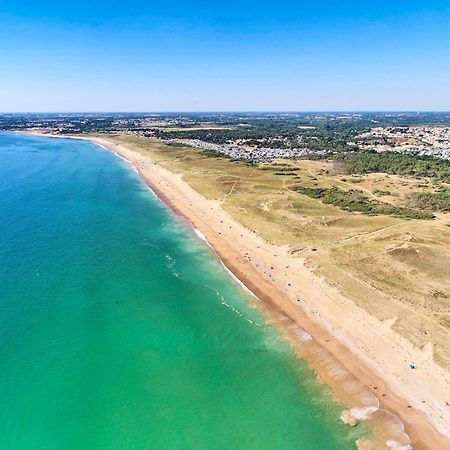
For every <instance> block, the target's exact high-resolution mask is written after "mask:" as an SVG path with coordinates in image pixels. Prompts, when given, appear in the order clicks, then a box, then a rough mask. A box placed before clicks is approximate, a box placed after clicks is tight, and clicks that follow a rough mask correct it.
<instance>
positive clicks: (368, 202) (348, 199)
mask: <svg viewBox="0 0 450 450" xmlns="http://www.w3.org/2000/svg"><path fill="white" fill-rule="evenodd" d="M291 189H292V190H293V191H295V192H298V193H300V194H303V195H307V196H308V197H311V198H315V199H318V200H320V201H321V202H322V203H325V204H329V205H334V206H337V207H338V208H340V209H342V210H344V211H350V212H361V213H364V214H367V215H370V216H376V215H380V214H383V215H386V216H393V217H398V218H402V219H425V220H430V219H434V215H433V214H431V213H429V212H426V211H418V210H415V209H410V208H401V207H397V206H393V205H389V204H387V203H382V202H378V201H375V200H372V199H370V198H368V197H367V196H365V195H364V194H363V193H362V191H360V190H356V189H351V190H349V191H344V190H342V189H338V188H328V189H327V188H309V187H303V186H293V187H291Z"/></svg>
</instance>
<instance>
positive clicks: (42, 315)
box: [0, 133, 358, 450]
mask: <svg viewBox="0 0 450 450" xmlns="http://www.w3.org/2000/svg"><path fill="white" fill-rule="evenodd" d="M0 287H1V289H0V363H1V367H0V449H1V450H23V449H33V450H41V449H42V450H44V449H45V450H66V449H96V450H97V449H98V450H100V449H111V450H112V449H114V450H119V449H120V450H122V449H123V450H126V449H136V450H137V449H139V450H141V449H142V450H143V449H155V450H160V449H170V450H172V449H173V450H178V449H190V450H203V449H208V450H222V449H223V450H225V449H226V450H231V449H243V450H253V449H258V450H260V449H261V450H265V449H280V450H289V449H297V450H298V449H300V450H340V449H351V448H355V440H356V439H357V437H358V435H357V433H358V431H357V430H355V429H351V428H349V427H347V426H345V425H343V424H342V423H341V421H340V419H339V411H340V408H341V407H340V406H339V405H336V404H335V403H333V402H332V400H331V396H330V393H329V392H328V391H327V390H326V389H325V388H324V387H321V386H319V385H318V384H317V383H316V381H315V379H314V376H313V374H312V373H311V372H310V371H309V369H308V368H307V366H306V364H305V363H303V362H301V361H299V360H298V359H296V358H295V357H294V356H293V353H292V350H291V349H290V347H289V345H288V344H286V343H281V342H279V341H278V340H277V336H278V335H277V331H276V330H275V329H273V328H271V327H268V326H266V325H265V323H264V319H263V317H262V316H261V314H260V312H259V311H258V310H256V309H254V308H252V307H251V301H250V299H249V298H248V296H247V295H246V294H245V293H244V292H243V291H242V290H241V288H240V287H239V286H238V285H237V284H236V283H235V282H234V281H233V280H232V279H231V278H230V276H229V275H228V274H227V273H226V272H225V270H224V269H223V267H222V266H221V264H220V262H219V261H217V260H216V259H215V258H214V256H213V255H212V253H211V251H210V250H209V248H208V247H207V246H206V244H205V243H204V242H202V241H201V240H199V239H198V238H197V237H196V236H195V234H194V233H193V232H192V231H190V230H189V229H188V228H187V227H186V225H184V224H182V223H180V222H179V221H178V220H177V219H176V218H174V217H173V216H172V215H171V214H170V212H169V211H167V209H166V208H165V207H164V206H163V205H161V203H160V202H159V201H158V200H157V199H156V198H155V197H154V196H153V195H152V193H151V191H150V190H149V189H148V188H147V187H146V186H145V185H144V184H143V182H142V181H141V180H140V179H139V177H138V175H137V174H136V173H135V172H134V171H133V170H132V169H131V168H130V166H128V165H127V163H126V162H124V161H123V160H121V159H120V158H118V157H116V156H115V155H113V154H112V153H110V152H108V151H105V150H104V149H102V148H100V147H98V146H96V145H94V144H92V143H89V142H84V141H77V140H66V139H50V138H41V137H31V136H25V135H17V134H7V133H4V134H0Z"/></svg>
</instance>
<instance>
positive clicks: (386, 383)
mask: <svg viewBox="0 0 450 450" xmlns="http://www.w3.org/2000/svg"><path fill="white" fill-rule="evenodd" d="M44 136H47V137H51V136H49V135H44ZM54 137H58V138H61V137H65V138H67V137H68V136H54ZM69 137H70V138H75V139H86V140H90V141H92V142H94V143H96V144H98V145H101V146H102V147H103V148H105V149H107V150H110V151H112V152H114V153H115V154H117V155H118V156H120V157H121V158H123V159H125V160H126V161H128V162H129V163H130V164H131V165H132V166H133V167H134V168H135V170H137V172H138V173H139V175H140V176H141V177H142V178H143V179H144V180H145V182H146V183H147V184H148V185H149V187H150V189H151V190H152V191H153V192H154V193H155V195H156V196H157V197H158V198H159V199H160V201H161V202H162V203H164V204H165V205H166V206H167V207H169V208H170V209H171V210H172V211H173V212H174V213H175V214H176V215H178V216H179V217H181V218H182V219H183V220H184V221H186V223H187V224H190V225H191V226H192V227H193V229H194V230H198V233H200V235H199V237H200V238H202V239H204V240H206V242H207V243H208V245H210V247H211V248H212V250H213V251H214V253H215V254H216V256H217V257H218V258H219V259H220V260H221V261H222V263H223V264H224V266H225V268H226V269H227V270H228V271H230V273H231V274H232V275H233V276H234V277H235V278H236V279H237V281H238V282H239V283H241V284H242V285H243V287H244V288H245V289H246V290H248V291H250V292H251V293H253V295H255V296H256V297H257V298H258V300H260V301H258V302H257V305H258V307H260V308H261V309H262V310H263V312H264V313H265V316H266V317H267V318H268V319H269V320H270V322H272V323H273V324H274V325H275V326H276V327H277V328H279V329H280V330H281V331H282V333H283V335H284V336H285V337H286V338H287V339H289V341H290V342H291V343H292V345H293V347H294V349H295V351H296V352H297V353H298V354H299V356H301V357H302V358H304V359H306V361H307V362H308V363H309V365H310V366H311V368H312V369H313V370H314V371H315V372H316V373H317V374H318V377H319V379H320V380H321V381H323V382H325V383H327V384H329V385H330V386H331V387H332V390H333V392H334V394H335V396H336V398H337V399H338V400H339V401H341V402H342V403H344V404H347V405H349V406H350V409H349V410H347V411H345V412H344V413H343V415H342V418H343V419H344V421H347V422H349V423H353V424H354V423H355V422H356V421H358V420H364V421H367V423H368V425H369V427H371V428H372V429H375V430H376V434H377V437H378V438H379V439H380V441H381V442H383V444H384V445H385V446H386V448H398V449H408V448H412V447H413V448H430V449H437V448H439V449H445V448H450V447H449V446H450V444H449V440H448V439H447V438H446V437H445V436H444V435H443V434H441V433H438V432H437V431H436V428H438V427H440V428H441V431H442V424H440V423H439V422H436V420H435V417H434V415H433V414H434V412H433V408H432V405H430V408H428V409H427V408H426V407H427V406H428V404H426V403H425V404H420V403H419V401H418V404H417V405H416V404H413V402H410V399H408V398H405V395H397V392H400V393H401V394H404V392H402V390H401V389H398V388H399V387H400V386H398V381H400V380H394V381H396V382H397V384H396V383H393V382H392V380H389V377H388V376H386V374H383V373H380V372H379V370H377V369H378V367H377V366H376V363H377V361H376V360H375V355H371V354H370V352H368V353H366V354H362V353H361V352H358V351H357V349H356V347H355V344H354V343H353V342H352V341H351V340H352V339H354V338H355V335H356V331H355V335H353V336H349V335H348V333H345V332H344V331H345V329H344V328H342V329H338V328H337V327H336V326H335V324H333V323H331V322H329V321H327V319H328V317H327V316H326V315H325V311H327V310H329V313H331V314H332V313H335V314H336V318H335V319H336V320H337V321H339V319H341V318H342V319H344V317H343V316H342V314H345V313H346V312H348V311H349V309H348V308H349V304H348V303H345V301H344V299H341V298H339V294H338V293H336V292H333V291H332V289H330V288H329V287H326V286H325V285H324V283H323V282H321V280H319V279H316V278H314V276H313V274H312V273H311V272H310V271H309V269H307V268H306V267H302V266H301V261H300V260H297V266H296V267H295V270H296V273H298V274H300V275H301V277H300V278H301V280H300V282H299V285H298V286H297V285H295V284H294V282H293V281H292V288H291V283H287V280H286V276H288V277H289V275H290V274H291V273H292V272H290V271H288V272H284V271H283V270H281V269H280V268H279V267H277V266H283V267H284V266H285V265H286V264H287V265H286V268H287V267H288V266H289V265H291V264H293V263H294V261H293V260H294V258H292V257H287V249H282V248H277V247H276V246H274V245H272V244H268V243H266V242H264V241H263V240H262V239H261V238H259V237H258V236H256V235H254V234H253V233H252V232H251V230H248V229H246V228H244V227H243V226H242V225H240V224H239V223H237V222H236V221H235V220H234V219H232V218H231V217H230V216H229V215H228V214H227V213H226V212H225V211H224V210H223V209H221V208H220V203H219V202H217V201H213V200H207V199H206V198H204V197H202V196H201V195H200V194H198V193H197V192H196V191H194V190H193V189H192V188H190V186H189V185H188V184H187V183H185V182H184V181H183V180H182V177H181V175H178V174H175V173H172V172H170V171H168V170H167V169H164V168H163V167H161V166H158V165H157V164H156V163H154V162H152V161H151V160H150V159H149V158H145V157H143V156H142V155H140V154H138V153H136V152H134V151H133V150H130V149H128V148H126V147H125V146H123V145H117V144H114V143H112V142H110V141H108V140H107V139H104V138H94V137H89V138H88V137H78V136H77V137H71V136H69ZM219 230H221V231H219ZM198 233H197V234H198ZM274 252H275V253H274ZM271 264H272V266H271ZM274 266H275V268H274ZM271 269H273V270H272V271H271ZM277 273H278V276H276V274H277ZM287 279H288V280H291V278H287ZM295 294H300V295H299V296H298V297H299V298H297V296H295ZM325 298H328V303H327V302H325V300H324V299H325ZM333 301H336V302H337V303H338V308H337V309H334V310H333V306H332V302H333ZM317 302H320V303H321V306H320V307H319V306H317V307H315V306H314V304H316V305H318V303H317ZM330 302H331V303H330ZM255 303H256V302H255ZM352 307H353V308H354V309H355V308H356V307H355V305H352ZM339 308H340V309H339ZM365 315H366V316H367V313H366V314H365ZM353 318H354V317H348V318H347V320H352V319H353ZM356 319H357V320H359V321H360V320H362V319H367V321H368V323H367V324H366V323H362V324H361V323H360V324H359V326H360V327H361V326H362V327H363V328H364V327H365V326H367V328H368V331H367V333H370V331H374V330H375V329H376V327H377V326H380V324H379V323H376V322H373V323H369V322H370V321H371V320H372V318H370V319H369V318H368V317H367V318H365V317H364V315H363V314H362V313H360V315H359V316H357V317H356ZM373 320H375V319H373ZM378 322H379V321H378ZM386 328H388V327H386ZM386 333H387V336H386V341H387V342H386V343H383V345H388V347H392V348H391V351H392V349H394V350H398V348H399V346H398V345H394V344H398V342H396V343H392V342H389V338H390V335H389V329H386ZM374 337H375V338H378V337H380V335H374ZM400 343H401V341H400ZM405 345H406V344H405ZM405 353H407V351H405ZM371 359H373V360H372V361H371ZM422 381H425V382H426V381H427V379H426V378H425V379H424V380H422ZM419 384H420V383H419ZM406 387H407V388H408V389H409V386H406ZM411 395H412V394H411ZM421 399H422V397H420V402H422V400H421ZM410 405H413V406H410ZM420 406H422V408H420ZM390 411H395V413H396V414H395V415H394V414H392V412H390ZM397 416H398V417H399V418H400V419H399V418H398V417H397ZM431 422H433V423H431ZM445 423H446V422H445V421H444V424H445ZM403 424H404V425H405V430H406V434H405V433H404V432H403V430H402V428H403ZM378 443H379V442H378ZM410 444H411V445H412V447H411V445H410ZM367 445H369V443H361V448H369V447H368V446H367ZM366 446H367V447H366Z"/></svg>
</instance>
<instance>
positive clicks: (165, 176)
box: [0, 112, 450, 450]
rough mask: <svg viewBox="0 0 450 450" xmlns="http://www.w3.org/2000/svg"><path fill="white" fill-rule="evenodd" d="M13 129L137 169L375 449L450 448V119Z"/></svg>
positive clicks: (55, 124) (246, 120) (172, 120)
mask: <svg viewBox="0 0 450 450" xmlns="http://www.w3.org/2000/svg"><path fill="white" fill-rule="evenodd" d="M0 130H4V131H8V132H11V131H12V132H19V133H29V134H36V135H45V136H54V137H69V138H75V139H86V140H90V141H93V142H95V143H97V144H99V145H102V146H103V147H104V148H106V149H108V150H111V151H112V152H114V153H116V154H118V155H120V156H122V157H123V158H125V159H126V160H128V161H129V162H130V163H131V164H132V165H133V166H134V167H135V168H136V170H138V172H139V173H140V175H141V176H142V178H143V179H144V180H145V181H146V182H147V183H148V184H149V186H150V187H151V188H152V189H153V190H154V192H156V194H157V195H158V196H159V197H160V198H161V200H162V201H164V202H165V203H166V204H167V205H168V206H169V207H170V208H171V209H172V210H173V211H174V212H175V213H176V214H178V215H180V216H181V217H183V218H184V220H187V221H188V222H189V223H191V224H193V225H194V226H195V228H196V229H197V230H198V231H199V233H200V235H201V236H202V237H204V238H205V239H207V241H208V242H209V243H210V245H211V246H212V247H213V249H214V251H215V252H216V254H217V255H218V256H219V257H220V258H221V259H222V261H223V262H224V263H225V265H226V266H227V267H228V269H229V270H230V271H231V272H232V273H233V274H234V276H236V277H237V278H238V279H239V280H240V282H242V283H243V284H244V285H245V286H246V287H247V288H248V289H249V290H251V291H252V292H253V293H254V294H255V295H256V296H257V297H258V298H259V299H260V300H261V302H256V306H258V307H259V308H260V309H261V311H262V312H263V314H265V317H266V319H267V320H268V321H270V323H271V324H273V325H275V326H276V327H277V328H278V329H279V330H280V332H281V333H282V334H283V336H284V337H285V338H286V339H287V340H289V342H290V343H291V345H292V347H293V348H294V349H295V351H296V352H297V353H298V354H299V356H300V357H301V358H303V359H305V360H306V361H307V362H308V364H309V365H310V367H311V368H312V369H313V370H314V371H315V372H316V373H317V374H318V377H319V379H320V380H321V381H324V382H325V383H327V384H329V385H330V386H331V388H332V390H333V392H334V394H335V397H336V399H337V400H338V401H340V402H341V403H343V404H345V405H346V406H347V408H346V409H345V410H343V411H342V414H341V418H342V420H343V421H344V422H345V423H348V424H350V425H353V426H355V425H357V424H358V423H359V422H364V423H365V424H366V425H367V426H368V427H369V428H370V429H371V430H372V431H373V432H374V436H375V438H374V441H373V442H372V443H368V442H365V443H364V444H362V443H360V444H361V447H360V448H361V449H367V448H395V447H394V445H397V447H396V448H402V449H410V448H414V449H416V448H418V449H422V448H423V449H433V450H435V449H438V448H439V449H441V448H442V449H445V448H450V396H449V393H450V389H449V386H450V284H449V280H450V215H449V213H450V112H328V113H324V112H298V113H295V112H261V113H258V112H254V113H249V112H245V113H244V112H242V113H240V112H233V113H225V112H224V113H221V112H215V113H176V112H174V113H85V114H84V113H71V114H64V113H58V114H56V113H55V114H46V113H40V114H37V113H29V114H25V113H23V114H2V115H0ZM362 398H365V399H366V402H365V403H364V402H363V401H362V400H361V399H362ZM393 430H396V431H393ZM391 444H392V445H391ZM371 445H372V446H371Z"/></svg>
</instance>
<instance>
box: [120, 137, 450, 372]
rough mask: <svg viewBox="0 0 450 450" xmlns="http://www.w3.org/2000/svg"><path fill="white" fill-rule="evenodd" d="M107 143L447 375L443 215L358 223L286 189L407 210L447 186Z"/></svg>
mask: <svg viewBox="0 0 450 450" xmlns="http://www.w3.org/2000/svg"><path fill="white" fill-rule="evenodd" d="M113 140H115V142H117V143H123V144H124V145H126V146H128V147H129V148H130V149H134V150H137V151H139V152H141V153H142V154H143V155H148V156H150V157H151V158H152V159H153V160H155V161H157V162H158V163H159V164H161V165H162V166H164V167H166V168H169V169H170V170H172V171H174V172H177V173H181V174H182V175H183V178H184V180H185V181H186V182H187V183H188V184H190V185H191V186H192V187H193V188H194V189H195V190H197V191H198V192H200V193H201V194H203V195H204V196H205V197H207V198H210V199H215V200H220V201H221V202H222V206H223V208H224V209H225V210H226V211H228V212H229V213H230V214H231V215H232V216H233V217H234V218H235V219H237V220H238V221H239V222H241V223H243V224H244V225H245V226H247V227H248V228H250V229H252V230H255V231H256V232H257V233H259V234H260V235H261V236H262V237H263V238H264V239H266V240H267V241H269V242H272V243H275V244H282V245H288V246H289V249H290V252H291V253H292V255H293V256H295V257H298V258H304V259H305V261H306V263H307V264H308V265H309V266H310V267H312V268H313V270H314V271H315V272H316V273H317V274H319V275H321V276H323V277H324V278H325V279H326V280H327V282H328V283H329V284H330V285H332V286H335V287H336V288H337V289H339V290H340V291H341V292H343V293H344V294H346V295H347V296H349V297H350V298H352V299H353V301H354V302H355V303H356V304H358V305H359V306H361V307H363V308H365V309H366V310H367V311H368V312H369V313H370V314H373V315H375V316H377V317H379V318H380V319H383V320H387V319H389V320H390V321H391V322H390V323H392V324H393V325H392V326H393V327H394V328H395V329H396V330H397V331H398V332H399V333H400V334H402V335H403V336H405V337H406V338H408V339H409V340H410V341H412V342H413V343H414V344H415V345H417V346H418V347H419V348H423V350H424V351H425V352H428V353H430V356H431V355H432V356H433V357H434V359H435V360H436V361H437V362H438V363H440V364H441V365H443V366H444V367H450V283H449V280H450V226H449V225H450V215H446V214H445V213H440V212H435V213H434V215H435V219H433V220H417V219H409V220H407V219H404V218H398V217H393V216H391V215H383V214H380V215H366V214H363V213H360V212H350V211H344V210H342V209H339V207H337V206H334V205H333V204H325V203H323V202H322V201H321V199H320V198H312V197H311V196H308V195H304V194H302V193H301V192H295V191H294V190H292V188H293V187H300V189H299V190H300V191H301V190H302V189H312V188H313V189H317V188H322V189H333V188H334V189H339V190H340V191H351V190H358V191H359V192H361V193H362V194H363V195H364V197H365V198H368V199H372V200H374V201H376V202H377V204H378V203H382V204H383V203H384V204H386V205H391V206H395V207H406V206H408V207H410V206H411V205H410V201H411V200H410V199H411V194H412V193H423V192H431V193H432V192H435V191H436V189H442V188H448V187H449V186H446V185H445V184H444V183H443V182H440V183H436V180H430V179H427V178H422V179H417V178H413V177H406V176H398V175H388V174H385V173H370V174H350V175H349V174H345V173H343V167H342V166H341V165H340V164H337V163H334V162H327V161H308V160H297V161H276V162H272V163H266V164H257V165H251V164H247V163H244V162H236V161H230V160H228V159H226V158H221V157H215V156H207V155H205V154H202V153H201V152H199V151H197V150H195V149H192V148H186V147H174V146H165V145H162V144H160V143H157V142H154V141H150V140H148V139H144V138H136V137H132V136H115V137H114V138H113ZM388 210H389V209H388ZM392 319H394V320H392Z"/></svg>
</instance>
